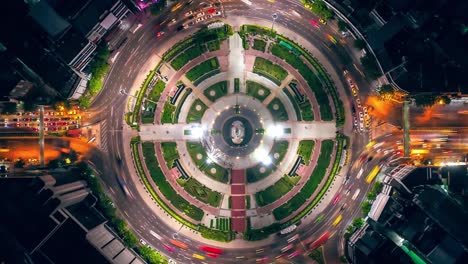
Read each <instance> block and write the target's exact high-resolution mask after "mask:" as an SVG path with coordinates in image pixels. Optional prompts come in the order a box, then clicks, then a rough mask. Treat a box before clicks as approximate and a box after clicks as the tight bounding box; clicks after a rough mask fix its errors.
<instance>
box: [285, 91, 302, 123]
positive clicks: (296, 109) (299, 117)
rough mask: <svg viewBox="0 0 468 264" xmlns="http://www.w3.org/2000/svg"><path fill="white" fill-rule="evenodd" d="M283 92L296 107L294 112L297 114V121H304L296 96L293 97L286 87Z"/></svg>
mask: <svg viewBox="0 0 468 264" xmlns="http://www.w3.org/2000/svg"><path fill="white" fill-rule="evenodd" d="M283 92H284V93H285V94H286V95H287V96H288V98H289V101H290V102H291V104H292V105H293V107H294V112H296V118H297V121H301V120H302V115H301V109H300V108H299V104H298V101H297V99H296V96H293V95H292V94H291V93H290V92H289V90H288V88H286V87H284V88H283Z"/></svg>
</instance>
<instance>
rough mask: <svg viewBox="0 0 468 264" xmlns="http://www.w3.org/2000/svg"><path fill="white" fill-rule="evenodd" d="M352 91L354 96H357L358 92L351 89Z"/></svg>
mask: <svg viewBox="0 0 468 264" xmlns="http://www.w3.org/2000/svg"><path fill="white" fill-rule="evenodd" d="M351 91H352V92H353V96H357V90H356V88H353V89H351Z"/></svg>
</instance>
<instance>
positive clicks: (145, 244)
mask: <svg viewBox="0 0 468 264" xmlns="http://www.w3.org/2000/svg"><path fill="white" fill-rule="evenodd" d="M140 243H141V244H142V245H143V246H147V245H148V243H146V241H145V240H143V239H140Z"/></svg>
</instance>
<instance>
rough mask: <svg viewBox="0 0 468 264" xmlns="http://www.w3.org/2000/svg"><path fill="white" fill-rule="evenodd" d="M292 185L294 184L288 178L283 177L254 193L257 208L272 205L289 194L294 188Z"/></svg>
mask: <svg viewBox="0 0 468 264" xmlns="http://www.w3.org/2000/svg"><path fill="white" fill-rule="evenodd" d="M294 185H295V183H294V182H293V181H291V180H290V177H289V176H284V177H283V178H281V179H280V180H279V181H277V182H275V184H273V185H271V186H269V187H268V188H266V189H265V190H263V191H260V192H257V193H255V198H256V200H257V204H258V205H259V206H265V205H267V204H271V203H273V202H274V201H276V200H278V199H279V198H281V196H283V195H285V194H286V193H287V192H289V191H290V190H291V189H292V188H293V187H294Z"/></svg>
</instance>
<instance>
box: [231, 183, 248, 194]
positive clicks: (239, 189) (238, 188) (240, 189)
mask: <svg viewBox="0 0 468 264" xmlns="http://www.w3.org/2000/svg"><path fill="white" fill-rule="evenodd" d="M231 193H232V194H245V185H231Z"/></svg>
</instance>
